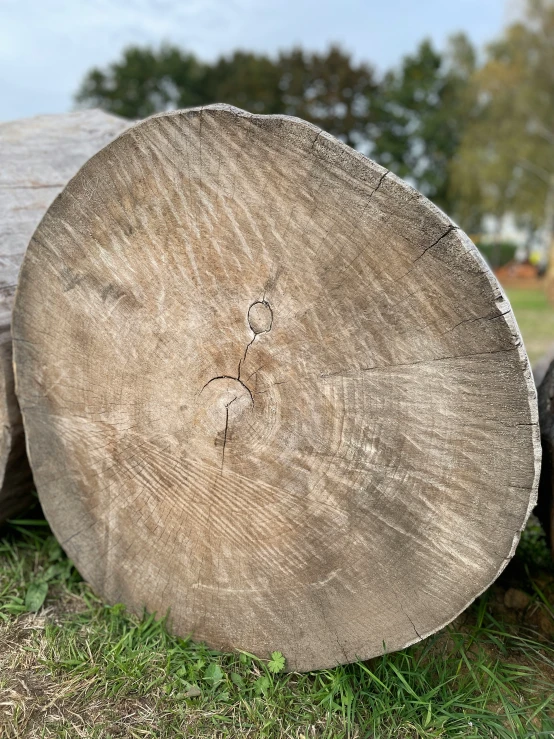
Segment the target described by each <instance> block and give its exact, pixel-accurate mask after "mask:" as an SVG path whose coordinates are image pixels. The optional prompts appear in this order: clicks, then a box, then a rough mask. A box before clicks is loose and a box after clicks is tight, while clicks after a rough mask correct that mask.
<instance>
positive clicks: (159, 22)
mask: <svg viewBox="0 0 554 739" xmlns="http://www.w3.org/2000/svg"><path fill="white" fill-rule="evenodd" d="M515 2H517V0H450V1H449V0H384V1H383V0H0V120H9V119H13V118H20V117H24V116H30V115H36V114H38V113H58V112H64V111H67V110H71V108H72V106H73V100H72V98H73V94H74V93H75V90H76V89H77V87H78V85H79V83H80V81H81V79H82V77H83V75H84V74H85V72H86V71H87V70H88V69H90V67H92V66H94V65H96V66H98V65H101V66H102V65H105V64H106V63H108V62H110V61H113V60H114V59H116V58H117V57H118V56H119V54H120V52H121V49H122V48H123V47H124V46H125V45H127V44H131V43H133V44H158V43H160V42H161V41H169V42H171V43H175V44H179V45H181V46H182V47H185V48H187V49H189V50H192V51H194V52H195V53H196V54H197V55H198V56H199V57H200V58H203V59H206V60H210V59H213V58H214V57H215V56H217V55H218V54H221V53H225V52H228V51H231V50H233V49H236V48H243V49H252V50H255V51H263V52H266V53H273V52H275V51H277V50H279V49H283V48H288V47H290V46H292V45H294V44H301V45H302V46H303V47H305V48H307V49H313V50H321V49H324V48H325V47H327V46H328V45H329V43H330V42H333V41H337V42H339V43H341V44H342V45H343V46H344V47H345V48H346V49H349V50H351V51H352V52H353V53H354V54H355V56H356V57H357V58H358V59H364V60H367V61H370V62H372V63H373V64H374V65H375V66H376V67H377V69H378V70H380V71H382V70H383V69H386V68H388V67H390V66H392V65H394V64H396V63H398V61H399V60H400V58H401V57H402V55H403V54H406V53H409V52H411V51H412V50H413V49H414V48H415V46H416V45H417V43H418V42H419V41H420V40H421V39H422V38H423V37H424V36H431V37H432V39H433V40H434V41H435V42H436V43H437V45H438V46H442V45H443V44H444V40H445V38H446V37H447V36H448V35H449V34H451V33H453V32H455V31H457V30H460V29H462V30H465V31H466V32H467V33H468V34H469V36H470V37H471V38H472V39H473V41H474V42H475V43H476V44H478V45H482V44H484V43H486V42H487V41H488V40H490V39H491V38H493V37H494V36H495V35H496V34H498V32H499V31H500V30H501V29H502V27H503V26H504V25H505V23H506V22H507V21H509V20H510V19H511V18H512V17H513V13H514V3H515Z"/></svg>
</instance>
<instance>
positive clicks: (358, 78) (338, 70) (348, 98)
mask: <svg viewBox="0 0 554 739" xmlns="http://www.w3.org/2000/svg"><path fill="white" fill-rule="evenodd" d="M277 66H278V68H279V69H280V71H281V76H280V81H279V87H280V90H281V91H282V101H283V109H282V112H284V113H287V114H288V115H296V116H298V117H299V118H304V120H307V121H310V122H312V123H315V124H317V125H318V126H321V128H323V129H324V130H325V131H329V133H332V134H334V135H335V136H337V137H338V138H340V139H342V140H343V141H345V142H346V143H347V144H349V145H350V146H355V147H357V148H364V146H365V145H366V142H367V140H368V137H369V136H371V131H372V123H373V109H372V101H373V97H374V95H375V94H376V91H377V89H378V85H377V82H376V81H375V76H374V72H373V69H372V68H371V67H370V66H369V65H367V64H354V62H353V60H352V58H351V56H350V55H349V54H347V53H345V52H344V51H342V50H341V49H340V48H339V47H338V46H332V47H331V48H330V49H329V51H328V52H327V53H325V54H307V53H306V52H304V51H302V50H301V49H293V50H292V51H291V52H290V53H287V54H281V55H280V57H279V59H278V62H277Z"/></svg>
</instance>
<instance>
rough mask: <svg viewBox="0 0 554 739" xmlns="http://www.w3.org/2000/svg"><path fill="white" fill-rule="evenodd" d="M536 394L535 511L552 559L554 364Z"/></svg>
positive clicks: (553, 517) (553, 545)
mask: <svg viewBox="0 0 554 739" xmlns="http://www.w3.org/2000/svg"><path fill="white" fill-rule="evenodd" d="M538 394H539V421H540V429H541V442H542V469H541V478H540V483H539V496H538V501H537V509H536V510H537V516H538V518H539V520H540V522H541V524H542V526H543V528H544V530H545V532H546V539H547V543H548V546H549V548H550V551H551V553H552V557H553V558H554V362H552V363H551V364H550V366H549V368H548V370H547V372H546V374H545V376H544V378H543V380H542V382H541V384H540V385H539V388H538Z"/></svg>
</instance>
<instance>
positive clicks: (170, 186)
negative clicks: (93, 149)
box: [14, 105, 540, 670]
mask: <svg viewBox="0 0 554 739" xmlns="http://www.w3.org/2000/svg"><path fill="white" fill-rule="evenodd" d="M14 336H15V349H14V350H15V367H16V380H17V391H18V395H19V399H20V403H21V405H22V411H23V416H24V421H25V427H26V433H27V437H28V447H29V452H30V460H31V466H32V469H33V474H34V476H35V481H36V484H37V489H38V492H39V496H40V499H41V501H42V504H43V507H44V510H45V512H46V515H47V517H48V519H49V521H50V523H51V525H52V527H53V529H54V531H55V533H56V535H57V536H58V538H59V540H60V542H61V544H62V546H63V547H64V548H65V550H66V551H67V553H68V554H69V556H70V557H71V558H72V559H73V560H74V561H75V563H76V565H77V567H78V568H79V570H80V571H81V573H82V574H83V576H84V577H85V578H86V579H87V580H88V581H89V582H90V583H91V584H92V586H93V587H94V589H95V590H96V591H97V592H98V593H100V594H101V595H102V596H103V597H104V598H106V599H107V600H108V601H109V602H116V601H122V602H124V603H125V604H127V606H129V607H130V608H132V609H133V610H135V611H137V612H140V611H141V610H142V609H143V607H146V608H147V609H148V610H149V611H152V612H156V613H157V614H158V615H159V616H163V615H164V614H166V612H167V611H168V610H169V612H170V619H169V623H170V626H171V628H172V629H173V630H174V631H175V632H177V633H179V634H184V635H185V634H192V635H193V636H194V637H195V638H196V639H200V640H205V641H206V642H207V643H208V644H210V645H213V646H217V647H221V648H225V649H227V648H240V649H245V650H247V651H250V652H254V653H256V654H259V655H267V654H268V653H269V652H270V651H271V650H276V649H278V650H281V651H282V652H283V654H284V655H285V656H286V658H287V666H288V668H289V669H298V670H308V669H311V668H320V667H327V666H331V665H335V664H337V663H346V662H349V661H351V660H355V659H357V658H369V657H372V656H374V655H379V654H381V653H382V652H383V651H384V650H386V651H391V650H395V649H400V648H402V647H405V646H407V645H409V644H411V643H413V642H415V641H417V640H419V639H421V638H423V637H425V636H427V635H429V634H431V633H433V632H435V631H436V630H437V629H439V628H440V627H441V626H443V625H444V624H446V623H448V622H449V621H451V620H452V619H453V618H454V617H455V616H456V615H457V614H459V613H460V612H461V611H462V610H463V609H464V608H465V607H466V606H467V605H468V604H469V603H470V602H471V601H472V600H473V599H474V598H475V597H476V596H477V595H478V594H479V593H481V592H482V591H483V590H484V589H485V588H486V587H487V586H488V585H489V584H490V583H491V581H492V580H493V579H494V578H495V577H496V576H497V574H498V573H499V572H500V571H501V570H502V569H503V568H504V566H505V565H506V563H507V561H508V559H509V558H510V557H511V556H512V554H513V552H514V549H515V547H516V545H517V542H518V540H519V536H520V532H521V529H522V527H523V526H524V523H525V521H526V519H527V516H528V514H529V512H530V510H531V508H532V507H533V505H534V502H535V493H536V485H537V479H538V472H539V467H540V439H539V431H538V425H537V424H538V419H537V406H536V391H535V387H534V384H533V381H532V376H531V371H530V368H529V364H528V361H527V356H526V354H525V351H524V349H523V347H522V343H521V338H520V335H519V332H518V329H517V326H516V324H515V321H514V318H513V315H512V312H511V309H510V306H509V304H508V302H507V301H506V298H505V297H504V295H503V294H502V292H501V290H500V288H499V286H498V284H497V282H496V280H495V278H494V277H493V276H492V274H491V272H490V271H489V269H488V268H487V267H486V265H485V263H484V262H483V260H482V259H481V257H480V256H479V254H478V252H477V250H476V249H475V247H474V246H473V245H472V243H471V242H470V241H469V239H468V238H467V237H466V236H465V235H464V234H463V233H462V232H461V231H460V230H459V229H458V228H457V227H456V226H454V225H453V224H452V222H451V221H450V220H449V219H448V218H447V217H446V216H445V215H444V214H443V213H442V212H441V211H439V210H438V209H437V208H435V207H434V206H433V205H432V204H431V203H430V202H429V201H428V200H426V199H425V198H424V197H423V196H421V195H420V194H418V193H417V192H416V191H415V190H413V189H412V188H411V187H409V186H408V185H406V184H405V183H403V182H402V181H401V180H399V179H398V178H397V177H395V176H394V175H393V174H391V173H389V172H388V171H387V170H385V169H383V168H382V167H380V166H378V165H377V164H375V163H373V162H372V161H370V160H369V159H367V158H365V157H364V156H362V155H361V154H359V153H356V152H355V151H353V150H352V149H350V148H348V147H347V146H345V145H344V144H342V143H340V142H339V141H337V140H336V139H334V138H333V137H332V136H330V135H328V134H326V133H324V132H322V131H320V130H319V129H317V128H316V127H314V126H312V125H310V124H307V123H305V122H303V121H301V120H299V119H294V118H289V117H286V116H257V115H250V114H248V113H245V112H244V111H240V110H237V109H235V108H230V107H228V106H223V105H216V106H208V107H205V108H198V109H192V110H187V111H179V112H174V113H168V114H163V115H160V116H154V117H152V118H150V119H147V120H146V121H143V122H141V123H139V124H137V125H136V126H134V127H132V128H130V129H129V130H127V131H126V132H124V133H123V134H122V135H121V136H119V137H118V138H117V139H116V140H115V141H114V142H113V143H112V144H110V145H109V146H107V147H106V148H105V149H103V150H102V151H101V152H99V153H98V154H97V155H96V156H95V157H93V158H92V159H91V160H90V161H89V162H88V163H87V164H86V165H85V166H84V167H83V168H82V169H81V171H80V172H79V173H78V175H77V176H76V177H75V178H74V179H73V180H72V181H71V182H70V183H69V185H68V186H67V187H66V188H65V190H64V191H63V192H62V194H61V195H60V197H59V198H58V199H57V200H56V201H55V202H54V204H53V205H52V206H51V208H50V209H49V211H48V213H47V214H46V216H45V218H44V219H43V221H42V223H41V225H40V226H39V228H38V230H37V231H36V233H35V235H34V237H33V239H32V241H31V244H30V247H29V249H28V251H27V255H26V257H25V261H24V265H23V268H22V273H21V279H20V286H19V288H18V295H17V299H16V307H15V313H14Z"/></svg>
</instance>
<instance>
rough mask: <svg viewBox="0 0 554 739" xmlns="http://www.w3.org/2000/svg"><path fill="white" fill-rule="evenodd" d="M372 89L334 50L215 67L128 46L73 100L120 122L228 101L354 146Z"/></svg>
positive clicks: (365, 70) (241, 59)
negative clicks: (294, 120) (298, 121)
mask: <svg viewBox="0 0 554 739" xmlns="http://www.w3.org/2000/svg"><path fill="white" fill-rule="evenodd" d="M376 87H377V85H376V83H375V81H374V76H373V71H372V69H371V68H370V67H369V66H368V65H366V64H355V63H354V62H353V60H352V58H351V56H350V55H349V54H347V53H345V52H344V51H342V50H341V49H340V48H339V47H337V46H332V47H331V48H330V49H329V50H328V51H327V52H326V53H324V54H307V53H306V52H304V51H302V50H301V49H293V50H292V51H291V52H289V53H282V54H281V55H280V56H279V58H278V59H277V60H272V59H270V58H269V57H267V56H264V55H261V54H253V53H246V52H242V51H237V52H235V53H234V54H232V55H230V56H226V57H225V56H224V57H220V58H219V59H218V60H217V61H216V62H215V63H214V64H213V65H207V64H202V63H200V62H199V61H198V60H197V59H195V57H194V56H193V55H191V54H185V53H183V52H182V51H180V50H179V49H177V48H174V47H170V46H163V47H162V48H161V49H160V50H159V51H155V50H152V49H149V48H146V49H143V48H140V47H129V48H127V49H126V50H125V51H124V52H123V57H122V59H121V60H120V61H118V62H115V63H113V64H111V65H110V66H109V67H108V68H107V70H101V69H93V70H91V71H90V72H89V73H88V74H87V75H86V77H85V79H84V81H83V83H82V85H81V87H80V89H79V91H78V93H77V95H76V100H77V102H78V103H79V104H81V105H85V106H97V107H100V108H103V109H104V110H108V111H110V112H112V113H116V114H117V115H121V116H123V117H125V118H143V117H145V116H147V115H151V114H152V113H155V112H158V111H162V110H168V109H171V108H184V107H188V106H192V105H205V104H208V103H213V102H221V103H229V104H231V105H236V106H238V107H240V108H244V109H245V110H249V111H251V112H254V113H287V114H288V115H297V116H300V117H301V118H304V119H305V120H308V121H311V122H313V123H317V124H318V125H320V126H322V127H323V128H325V129H326V130H327V131H329V132H330V133H333V134H335V135H336V136H338V137H340V138H342V139H343V140H344V141H346V142H347V143H349V144H352V145H356V144H358V145H360V144H361V142H362V141H363V140H364V139H365V138H366V137H367V131H368V127H369V124H370V120H371V106H370V100H371V96H372V94H373V92H374V91H375V89H376Z"/></svg>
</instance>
